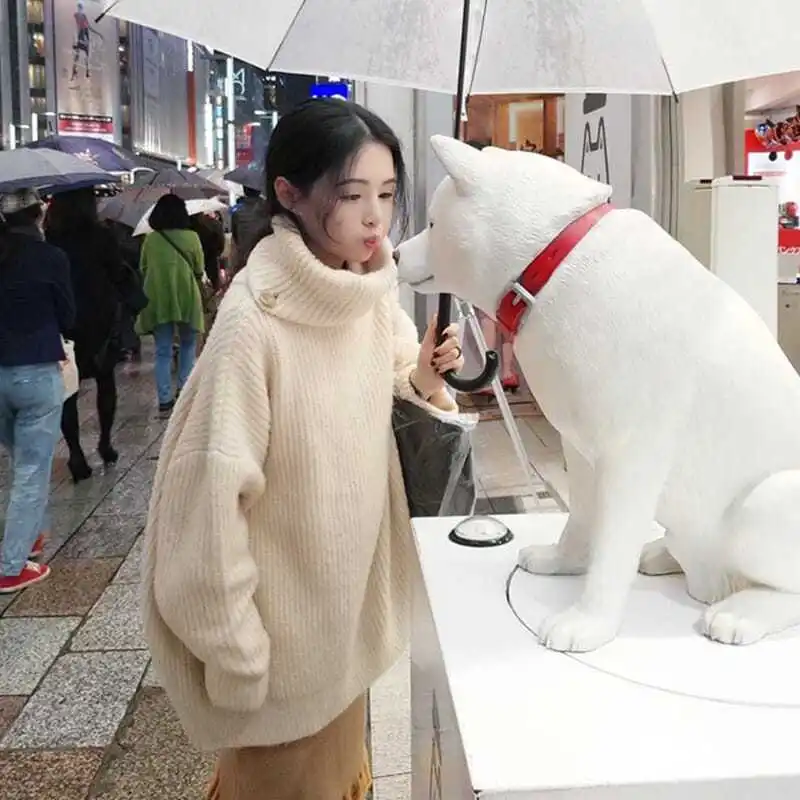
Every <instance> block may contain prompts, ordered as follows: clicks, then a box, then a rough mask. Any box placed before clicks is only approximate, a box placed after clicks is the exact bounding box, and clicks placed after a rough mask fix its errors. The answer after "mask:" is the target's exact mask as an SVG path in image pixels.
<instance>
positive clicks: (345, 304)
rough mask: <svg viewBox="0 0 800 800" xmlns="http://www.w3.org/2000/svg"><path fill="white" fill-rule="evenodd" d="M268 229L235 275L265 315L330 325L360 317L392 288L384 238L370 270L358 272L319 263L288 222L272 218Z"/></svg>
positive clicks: (393, 276) (388, 251)
mask: <svg viewBox="0 0 800 800" xmlns="http://www.w3.org/2000/svg"><path fill="white" fill-rule="evenodd" d="M273 228H274V233H272V234H271V235H270V236H267V237H265V238H264V239H262V240H261V241H260V242H259V243H258V244H257V245H256V246H255V247H254V248H253V252H252V253H251V254H250V258H249V259H248V261H247V268H246V269H244V270H243V271H242V273H241V277H242V280H243V281H244V282H245V283H246V285H247V286H248V288H249V290H250V292H251V294H252V295H253V297H254V298H255V300H256V302H257V303H258V305H259V306H260V308H261V309H262V310H263V311H264V312H265V313H267V314H271V315H272V316H275V317H279V318H281V319H285V320H288V321H290V322H296V323H300V324H302V325H313V326H317V327H335V326H337V325H342V324H345V323H347V322H349V321H351V320H354V319H357V318H358V317H362V316H363V315H364V314H366V313H367V312H368V311H369V310H370V309H371V308H373V307H374V306H375V304H376V303H377V302H378V301H379V300H380V299H381V298H382V297H384V296H385V295H386V294H387V293H388V292H390V291H392V290H393V289H394V288H395V287H396V286H397V271H396V269H395V266H394V261H393V260H392V247H391V243H390V242H389V240H388V239H387V240H386V241H385V242H384V244H383V247H382V250H381V254H380V256H379V258H378V259H377V263H378V265H379V266H377V267H376V268H375V269H373V270H372V271H371V272H369V273H366V274H358V273H357V272H355V271H354V270H349V269H333V268H331V267H329V266H327V265H325V264H323V263H322V262H321V261H320V260H319V259H318V258H317V257H316V256H315V255H314V254H313V253H312V252H311V251H310V250H309V249H308V247H307V245H306V243H305V242H304V241H303V237H302V236H301V235H300V232H299V231H298V230H297V228H296V227H295V226H294V225H293V224H292V223H291V222H290V221H288V220H284V219H283V218H279V217H276V218H274V219H273Z"/></svg>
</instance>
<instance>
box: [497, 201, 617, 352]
mask: <svg viewBox="0 0 800 800" xmlns="http://www.w3.org/2000/svg"><path fill="white" fill-rule="evenodd" d="M612 209H613V206H612V205H611V204H610V203H604V204H603V205H602V206H597V208H593V209H592V210H591V211H587V212H586V213H585V214H584V215H583V216H582V217H578V219H576V220H575V221H574V222H571V223H570V224H569V225H567V227H566V228H564V230H563V231H561V233H559V234H558V236H556V238H555V239H553V241H552V242H550V244H548V245H547V247H545V248H544V250H542V252H541V253H539V255H538V256H536V258H534V259H533V261H531V263H530V264H528V266H527V267H525V270H524V272H523V273H522V275H520V276H519V278H517V282H516V283H515V284H514V286H513V287H512V288H511V289H510V290H509V291H508V292H507V293H506V294H505V296H504V297H503V299H502V300H501V301H500V305H499V306H498V307H497V314H496V317H497V321H498V323H500V325H501V326H502V327H503V329H504V330H505V331H506V333H507V334H508V335H509V336H511V337H512V338H513V337H514V336H516V335H517V333H518V332H519V329H520V326H521V325H522V320H523V318H524V316H525V312H526V311H527V310H528V303H527V302H526V295H530V297H536V295H537V294H539V292H540V291H541V290H542V289H543V288H544V286H545V284H546V283H547V281H549V280H550V278H551V276H552V275H553V273H554V272H555V271H556V270H557V269H558V267H559V265H560V264H561V262H562V261H563V260H564V259H565V258H566V257H567V256H568V255H569V254H570V253H571V252H572V250H573V249H574V248H575V247H576V245H577V244H578V242H580V241H581V239H583V237H584V236H586V234H587V233H589V231H590V230H591V229H592V228H593V227H594V226H595V225H596V224H597V223H598V222H599V221H600V220H601V219H602V218H603V217H604V216H605V215H606V214H608V212H609V211H611V210H612Z"/></svg>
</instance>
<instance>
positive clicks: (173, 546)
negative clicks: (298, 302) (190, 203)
mask: <svg viewBox="0 0 800 800" xmlns="http://www.w3.org/2000/svg"><path fill="white" fill-rule="evenodd" d="M237 322H238V320H236V319H231V318H230V317H229V318H228V319H227V320H226V321H225V323H224V324H223V326H222V328H221V329H220V330H218V331H215V338H214V341H213V342H212V343H211V344H210V345H209V346H210V347H212V348H213V349H214V350H215V351H216V352H215V353H214V354H213V355H212V357H211V358H209V359H208V363H207V364H206V365H205V366H206V367H208V369H206V370H205V371H204V374H203V375H202V377H200V378H199V379H197V380H195V379H196V378H198V375H197V374H195V375H193V376H192V379H190V382H189V383H188V384H187V386H186V388H185V389H184V397H183V398H182V399H181V402H180V404H179V405H178V407H177V408H176V411H175V416H174V417H173V421H172V422H171V423H170V429H169V430H168V432H167V437H166V440H165V444H164V449H163V450H162V452H166V451H169V452H171V454H172V455H171V459H170V461H169V463H164V464H160V465H159V472H158V475H157V478H156V486H155V487H154V497H153V501H152V503H151V510H150V517H149V520H148V536H149V537H151V538H152V539H154V540H155V546H156V553H157V555H156V561H155V569H154V578H153V582H154V583H153V585H154V596H155V601H156V604H157V606H158V609H159V612H160V614H161V616H162V618H163V619H164V621H165V623H166V624H167V625H168V626H169V627H170V629H171V630H172V631H173V633H174V634H175V635H176V636H177V637H178V638H179V639H180V640H181V641H182V642H183V643H184V645H185V646H186V647H187V648H188V649H189V650H190V651H191V652H192V653H193V655H194V656H195V657H196V658H197V659H198V660H200V661H201V662H202V663H203V664H204V665H205V685H206V691H207V692H208V696H209V699H210V700H211V702H212V704H214V705H216V706H218V707H221V708H227V709H230V710H236V711H252V710H255V709H257V708H259V707H260V706H261V705H262V704H263V702H264V699H265V697H266V693H267V686H268V680H269V664H270V640H269V637H268V635H267V632H266V631H265V629H264V625H263V622H262V619H261V616H260V614H259V611H258V609H257V607H256V604H255V602H254V599H253V598H254V594H255V591H256V587H257V585H258V581H259V574H258V570H257V566H256V563H255V561H254V559H253V557H252V555H251V552H250V547H249V541H250V530H249V524H248V516H247V514H248V509H249V508H250V507H251V506H252V505H253V503H254V502H255V501H256V500H257V499H258V498H259V497H260V496H261V495H262V493H263V491H264V485H265V484H264V471H263V469H264V463H265V460H266V457H267V448H268V441H269V430H270V411H269V399H268V392H267V374H266V368H265V363H266V360H267V359H266V356H265V355H263V354H264V347H265V345H264V343H263V339H264V337H263V334H262V333H261V332H260V331H258V330H256V327H257V326H254V325H251V324H239V325H238V326H237ZM259 340H261V341H259ZM259 346H261V347H262V349H261V354H260V355H254V354H255V353H259ZM202 366H203V365H201V364H198V367H201V369H202Z"/></svg>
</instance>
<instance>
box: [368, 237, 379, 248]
mask: <svg viewBox="0 0 800 800" xmlns="http://www.w3.org/2000/svg"><path fill="white" fill-rule="evenodd" d="M380 244H381V240H380V239H379V238H378V237H377V236H373V237H371V238H370V239H364V245H365V246H366V247H368V248H369V249H370V250H377V249H378V248H379V247H380Z"/></svg>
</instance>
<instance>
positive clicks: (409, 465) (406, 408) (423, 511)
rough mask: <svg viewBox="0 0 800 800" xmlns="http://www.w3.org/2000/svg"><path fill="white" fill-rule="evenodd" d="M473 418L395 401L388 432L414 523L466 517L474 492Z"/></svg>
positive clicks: (408, 401) (475, 420)
mask: <svg viewBox="0 0 800 800" xmlns="http://www.w3.org/2000/svg"><path fill="white" fill-rule="evenodd" d="M477 423H478V418H477V416H469V415H465V414H458V413H454V412H446V411H440V412H437V410H436V409H434V408H432V407H430V406H426V407H422V406H421V405H418V404H416V403H413V402H411V401H410V400H403V399H400V398H397V397H396V398H395V399H394V407H393V409H392V427H393V429H394V434H395V439H396V441H397V449H398V452H399V454H400V464H401V466H402V469H403V478H404V480H405V486H406V496H407V498H408V508H409V511H410V512H411V516H412V517H447V516H469V515H471V514H472V513H473V511H474V509H475V501H476V499H477V489H476V485H475V473H474V468H473V464H472V438H471V434H472V431H473V430H474V429H475V426H476V425H477Z"/></svg>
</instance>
